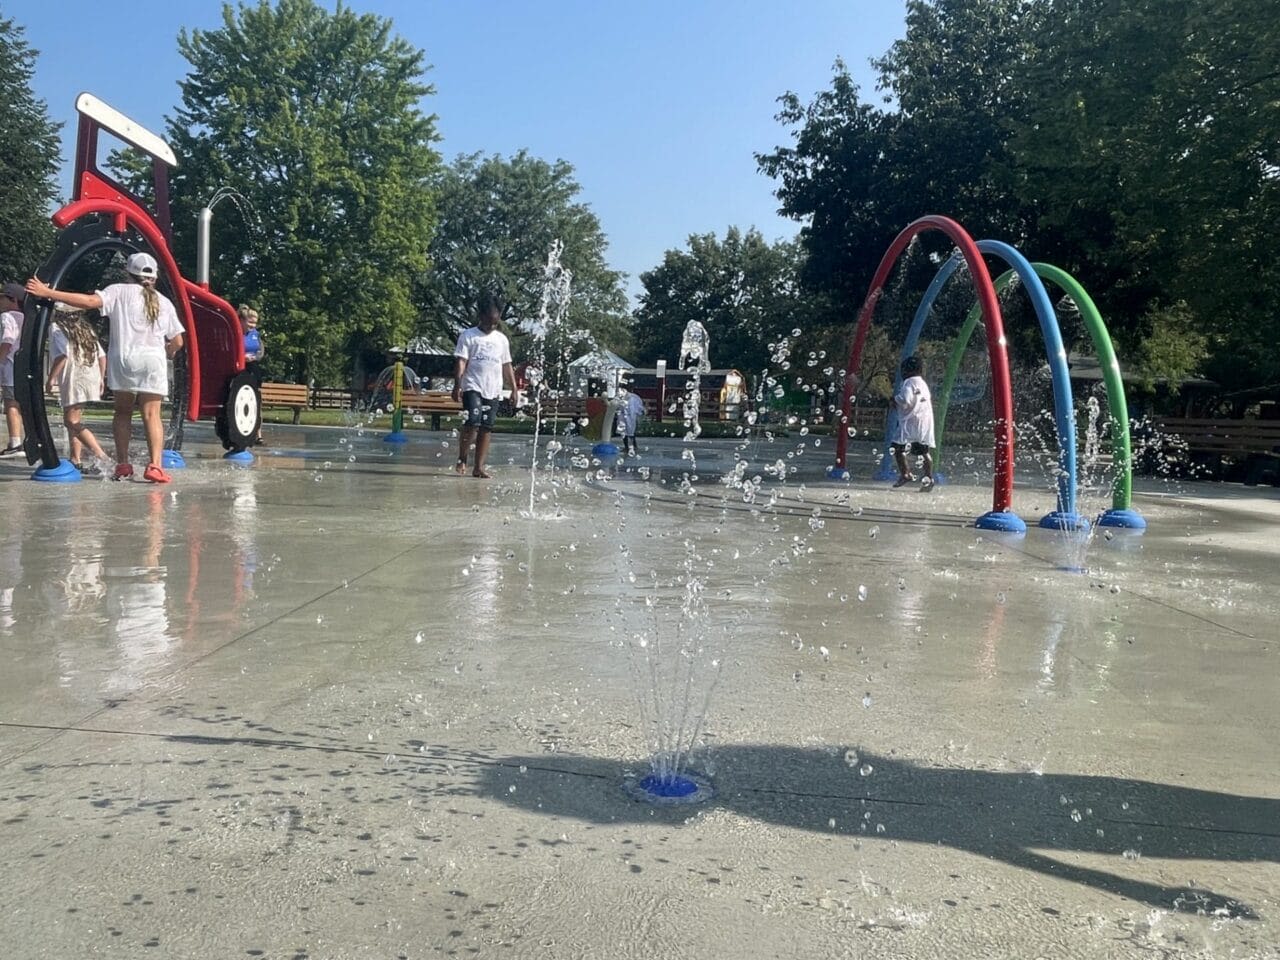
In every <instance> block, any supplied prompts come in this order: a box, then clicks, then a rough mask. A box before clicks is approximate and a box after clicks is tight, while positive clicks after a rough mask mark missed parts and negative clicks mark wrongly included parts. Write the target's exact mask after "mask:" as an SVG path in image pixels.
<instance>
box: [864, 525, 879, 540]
mask: <svg viewBox="0 0 1280 960" xmlns="http://www.w3.org/2000/svg"><path fill="white" fill-rule="evenodd" d="M867 536H869V537H870V538H871V539H872V540H874V539H875V538H876V537H878V536H880V528H879V527H872V528H871V529H870V530H868V531H867Z"/></svg>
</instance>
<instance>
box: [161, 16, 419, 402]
mask: <svg viewBox="0 0 1280 960" xmlns="http://www.w3.org/2000/svg"><path fill="white" fill-rule="evenodd" d="M178 49H179V50H180V51H181V53H182V55H183V56H184V57H185V58H186V59H187V61H188V62H189V63H190V64H191V70H190V72H189V74H188V75H187V77H186V79H184V80H183V81H182V83H181V89H182V103H181V106H180V107H179V108H178V110H177V111H176V113H175V114H174V116H173V118H172V119H171V120H170V121H169V123H168V131H169V138H170V140H171V142H172V144H173V147H174V150H175V152H176V153H177V155H178V158H179V167H178V169H177V171H175V183H174V189H173V194H174V197H175V203H174V210H175V214H174V228H175V235H176V237H175V239H176V245H177V247H178V250H179V252H180V254H181V255H183V256H184V257H185V258H186V259H187V262H191V261H192V259H193V256H194V246H195V240H194V235H195V225H196V215H197V212H198V210H199V208H200V207H201V206H202V205H203V204H205V203H208V202H209V201H210V200H211V199H212V198H213V197H214V196H215V195H216V192H217V191H218V190H219V189H220V188H229V189H232V190H235V191H237V192H238V193H239V194H241V195H242V196H243V198H244V200H245V201H247V203H245V204H244V212H243V213H242V212H239V211H237V210H236V209H235V207H233V205H232V204H231V203H228V204H221V205H219V207H218V209H217V215H216V216H215V218H214V233H215V238H216V240H215V243H214V245H213V254H214V257H213V262H214V266H213V270H212V273H213V286H214V289H215V290H217V291H218V292H219V293H222V294H224V295H225V296H227V297H228V299H232V300H233V301H235V302H238V301H241V300H244V301H248V302H250V303H253V304H255V305H257V306H258V307H259V308H260V310H261V311H262V314H263V326H264V328H265V331H266V336H267V342H268V344H269V346H268V353H267V362H268V363H271V364H273V368H272V369H273V371H274V372H275V373H276V375H285V376H293V377H296V378H297V379H299V380H305V379H307V378H309V377H313V378H315V379H317V380H320V381H321V382H324V381H328V382H337V381H338V380H340V379H341V378H343V377H344V376H345V375H347V374H348V373H349V371H350V370H351V369H352V367H353V364H355V365H356V366H358V359H359V358H361V357H362V356H364V355H367V354H371V353H372V354H376V353H377V352H379V351H382V350H385V349H387V348H388V347H390V346H393V345H395V344H396V343H402V342H403V341H404V340H405V338H406V337H407V336H408V335H409V333H410V332H411V331H412V328H413V325H414V320H415V318H416V316H417V309H416V307H415V305H414V302H413V298H412V291H413V285H414V281H415V279H416V278H417V277H419V276H421V275H422V273H423V271H424V270H425V269H426V268H427V263H428V260H427V248H428V245H429V244H430V242H431V235H432V230H433V227H434V224H435V212H434V204H433V201H432V192H431V185H430V181H431V178H432V176H433V175H434V174H435V173H436V172H437V170H438V168H439V163H440V161H439V156H438V154H437V152H436V151H435V149H434V147H433V146H432V145H433V143H434V142H435V141H436V140H437V139H438V137H437V134H436V130H435V118H434V117H433V116H430V115H427V114H424V113H423V112H422V109H421V101H422V99H423V98H424V97H426V96H427V95H429V94H431V93H432V92H433V91H432V88H431V87H430V86H429V85H427V84H425V83H424V82H423V80H422V78H423V73H424V71H425V70H426V66H425V64H424V54H423V52H422V51H421V50H418V49H416V48H414V47H413V46H411V45H410V44H409V43H407V42H406V41H405V40H403V39H402V38H400V37H398V36H396V35H394V34H393V32H392V23H391V21H390V20H387V19H384V18H381V17H377V16H374V15H372V14H357V13H355V12H354V11H352V10H351V9H350V8H348V7H346V6H345V5H343V4H342V3H341V2H339V3H338V4H337V6H336V8H335V9H334V10H333V11H332V12H330V11H328V10H326V9H325V8H324V7H323V6H321V5H320V4H318V3H316V2H314V0H279V2H278V3H275V4H272V3H267V2H262V3H259V4H258V5H256V6H247V5H241V6H238V7H234V8H233V7H231V6H230V5H227V6H224V7H223V13H222V26H221V27H219V28H218V29H216V30H192V31H190V32H188V31H185V30H184V31H183V32H182V33H181V34H179V37H178ZM238 205H239V204H237V206H238ZM282 357H284V358H285V362H284V363H283V364H282V362H281V358H282Z"/></svg>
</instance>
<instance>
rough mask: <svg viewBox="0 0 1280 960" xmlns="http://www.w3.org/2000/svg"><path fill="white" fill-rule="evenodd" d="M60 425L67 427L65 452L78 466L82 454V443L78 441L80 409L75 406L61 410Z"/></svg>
mask: <svg viewBox="0 0 1280 960" xmlns="http://www.w3.org/2000/svg"><path fill="white" fill-rule="evenodd" d="M62 425H63V426H64V427H66V428H67V454H68V455H69V456H70V457H71V462H72V463H74V464H76V465H77V466H78V465H79V464H80V458H81V457H83V456H84V450H83V449H82V447H83V446H84V445H83V444H82V443H81V442H80V411H79V410H77V409H76V408H75V407H69V408H67V409H66V410H63V411H62Z"/></svg>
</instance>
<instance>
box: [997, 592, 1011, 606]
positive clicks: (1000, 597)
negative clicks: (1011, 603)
mask: <svg viewBox="0 0 1280 960" xmlns="http://www.w3.org/2000/svg"><path fill="white" fill-rule="evenodd" d="M1007 599H1009V598H1008V597H1006V596H1005V595H1004V592H1003V591H1001V592H1000V593H997V594H996V603H1004V602H1005V601H1006V600H1007Z"/></svg>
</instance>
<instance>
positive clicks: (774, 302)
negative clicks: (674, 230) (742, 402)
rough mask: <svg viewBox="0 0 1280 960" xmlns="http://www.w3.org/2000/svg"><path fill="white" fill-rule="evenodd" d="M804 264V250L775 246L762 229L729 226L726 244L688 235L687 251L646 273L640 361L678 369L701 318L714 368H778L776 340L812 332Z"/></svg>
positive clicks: (639, 318)
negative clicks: (773, 360)
mask: <svg viewBox="0 0 1280 960" xmlns="http://www.w3.org/2000/svg"><path fill="white" fill-rule="evenodd" d="M802 263H803V257H802V255H801V250H800V247H799V245H798V244H796V243H794V242H790V241H784V242H778V243H773V244H770V243H768V242H766V241H765V239H764V237H762V236H761V235H760V232H759V231H758V230H755V229H751V230H748V231H747V232H746V233H743V232H742V231H741V230H739V229H738V228H737V227H730V228H729V229H728V230H727V231H726V232H725V236H724V240H723V241H721V240H720V239H718V238H717V237H716V235H715V234H712V233H708V234H701V235H694V236H691V237H689V239H688V242H687V249H685V250H668V251H667V252H666V253H665V254H664V256H663V258H662V263H661V264H659V265H658V266H657V267H655V268H654V269H652V270H649V271H647V272H645V273H642V274H641V275H640V282H641V283H642V284H643V285H644V292H643V293H642V294H641V295H640V307H639V309H638V310H637V311H636V324H635V342H636V360H637V362H638V363H642V364H652V363H653V362H654V361H656V360H659V359H667V360H669V361H670V362H671V363H672V364H673V365H674V364H675V363H677V362H678V360H679V356H680V342H681V335H682V333H683V331H684V328H685V325H686V324H687V323H688V322H689V321H690V320H697V321H698V322H699V323H701V324H702V325H703V326H704V327H705V328H706V330H707V333H708V334H709V335H710V337H711V359H712V362H713V363H714V364H715V366H717V367H730V368H734V369H737V370H740V371H742V372H744V373H758V372H759V371H760V370H762V369H764V368H766V367H769V366H771V364H770V360H769V349H768V344H769V343H770V342H773V341H776V340H777V339H778V338H779V337H782V336H787V335H789V333H790V331H791V330H792V329H794V328H796V327H801V328H806V329H805V332H806V333H809V332H810V331H809V330H808V329H807V328H808V327H809V322H808V321H809V307H808V302H807V301H806V299H805V297H804V296H803V294H802V291H801V289H800V271H801V268H802Z"/></svg>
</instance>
